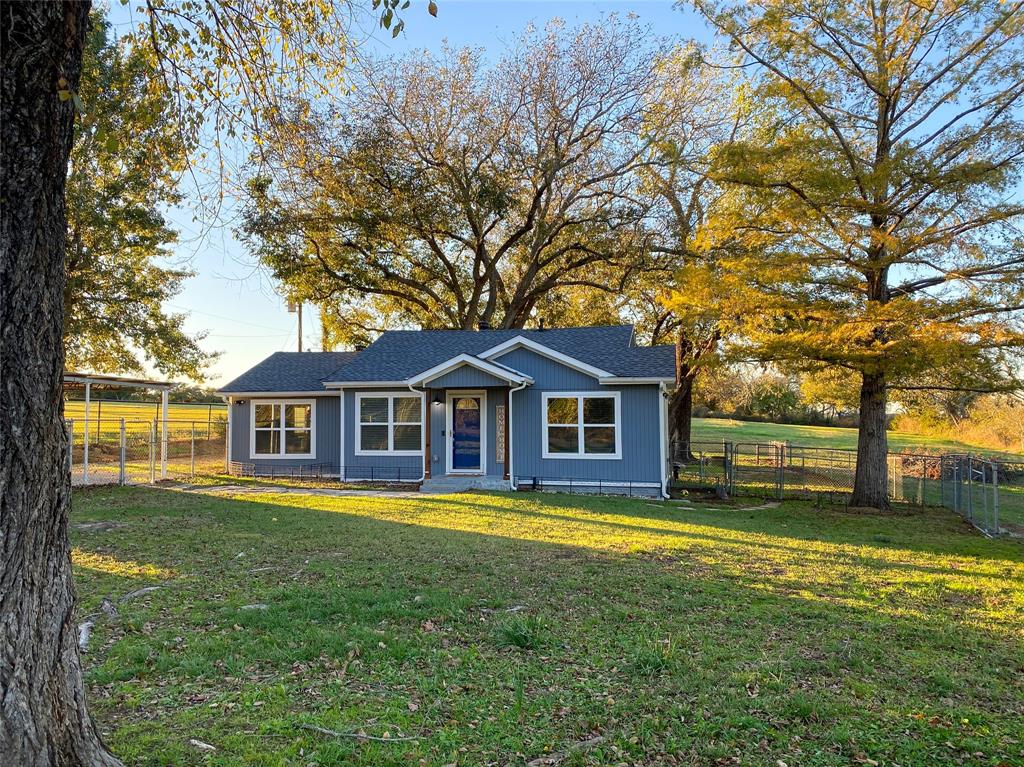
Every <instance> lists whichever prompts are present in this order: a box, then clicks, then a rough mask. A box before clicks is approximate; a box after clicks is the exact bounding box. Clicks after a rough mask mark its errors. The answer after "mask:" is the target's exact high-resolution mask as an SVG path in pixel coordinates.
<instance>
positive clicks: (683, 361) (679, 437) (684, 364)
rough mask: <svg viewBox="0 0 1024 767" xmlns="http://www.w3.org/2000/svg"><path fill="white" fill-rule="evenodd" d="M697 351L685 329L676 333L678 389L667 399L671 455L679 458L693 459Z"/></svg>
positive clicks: (675, 458)
mask: <svg viewBox="0 0 1024 767" xmlns="http://www.w3.org/2000/svg"><path fill="white" fill-rule="evenodd" d="M693 354H694V348H693V343H692V342H691V341H690V339H689V338H688V337H687V335H686V331H685V330H684V329H683V328H679V332H678V333H677V334H676V388H675V391H673V392H672V397H671V399H669V402H668V422H669V427H668V428H669V434H670V435H671V437H670V442H671V444H672V458H673V459H674V460H680V461H690V460H692V459H693V451H692V450H691V449H690V442H691V435H692V429H693V383H694V381H695V380H696V379H697V371H696V370H695V369H694V368H693V366H692V365H691V364H690V363H691V362H692V357H693Z"/></svg>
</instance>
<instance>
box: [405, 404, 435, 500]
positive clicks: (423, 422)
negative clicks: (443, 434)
mask: <svg viewBox="0 0 1024 767" xmlns="http://www.w3.org/2000/svg"><path fill="white" fill-rule="evenodd" d="M408 386H409V391H411V392H413V393H414V394H422V395H423V396H422V398H421V399H420V402H422V403H423V407H422V408H421V409H420V429H421V430H424V431H422V432H421V434H422V436H421V437H420V444H421V445H422V444H425V440H426V431H425V429H426V428H427V419H426V418H425V416H426V410H427V408H428V407H430V403H429V402H427V390H426V389H417V388H416V387H415V386H413V385H412V384H408ZM420 452H422V453H423V473H422V474H420V478H419V479H414V480H413V482H423V481H425V480H426V478H427V461H429V460H430V456H428V455H427V451H426V450H424V449H422V448H421V450H420Z"/></svg>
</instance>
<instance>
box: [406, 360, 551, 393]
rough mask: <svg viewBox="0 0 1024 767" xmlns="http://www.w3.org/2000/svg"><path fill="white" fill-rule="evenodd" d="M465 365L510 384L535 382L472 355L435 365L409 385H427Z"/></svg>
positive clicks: (415, 376)
mask: <svg viewBox="0 0 1024 767" xmlns="http://www.w3.org/2000/svg"><path fill="white" fill-rule="evenodd" d="M463 365H469V366H470V367H472V368H476V369H477V370H480V371H483V372H484V373H487V374H488V375H492V376H494V377H495V378H500V379H502V380H503V381H508V382H510V383H517V384H519V383H523V382H529V383H532V382H533V379H532V378H530V377H529V376H526V375H523V374H522V373H518V372H516V371H514V370H512V368H510V367H508V366H506V365H500V364H497V363H493V362H488V361H487V360H482V359H480V358H479V357H474V356H473V355H472V354H460V355H458V356H457V357H452V358H451V359H448V360H445V361H444V362H442V363H441V364H439V365H434V367H432V368H430V369H429V370H424V371H423V372H422V373H419V374H417V375H414V376H413V377H412V378H410V379H409V380H408V381H407V383H408V384H409V385H410V386H415V385H416V384H425V383H427V382H428V381H431V380H433V379H435V378H440V377H441V376H443V375H445V374H447V373H449V372H451V371H452V370H456V369H457V368H460V367H462V366H463Z"/></svg>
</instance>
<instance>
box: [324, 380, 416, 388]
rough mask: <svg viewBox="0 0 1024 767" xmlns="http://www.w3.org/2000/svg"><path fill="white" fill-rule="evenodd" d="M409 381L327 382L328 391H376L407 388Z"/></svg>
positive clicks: (325, 383)
mask: <svg viewBox="0 0 1024 767" xmlns="http://www.w3.org/2000/svg"><path fill="white" fill-rule="evenodd" d="M406 384H408V381H325V382H324V387H326V388H328V389H342V388H344V389H359V388H363V389H376V388H379V387H381V386H405V385H406Z"/></svg>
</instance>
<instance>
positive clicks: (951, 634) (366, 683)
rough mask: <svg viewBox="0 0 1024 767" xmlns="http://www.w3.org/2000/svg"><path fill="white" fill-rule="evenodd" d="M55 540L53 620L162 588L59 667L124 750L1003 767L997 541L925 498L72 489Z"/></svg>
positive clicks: (1021, 567)
mask: <svg viewBox="0 0 1024 767" xmlns="http://www.w3.org/2000/svg"><path fill="white" fill-rule="evenodd" d="M755 503H756V501H755ZM90 521H92V522H96V521H109V522H112V523H115V524H116V525H117V526H115V527H113V528H112V529H98V528H96V527H93V528H91V529H84V528H78V527H77V525H80V524H81V523H84V522H90ZM72 529H73V533H72V535H73V545H74V546H75V551H74V562H75V569H76V580H77V585H78V589H79V595H80V598H81V601H82V605H81V612H82V614H83V615H84V614H88V613H92V612H94V611H96V610H98V606H99V603H100V600H101V599H102V598H103V597H104V596H111V597H114V598H115V599H116V598H117V597H118V596H120V595H123V594H125V593H127V592H130V591H132V590H133V589H138V588H140V587H143V586H147V585H154V584H160V585H162V588H160V589H158V590H156V591H152V592H150V593H147V594H145V595H143V596H140V597H138V598H135V599H131V600H129V601H126V602H123V603H121V604H120V605H119V610H120V615H119V616H118V617H117V618H116V619H111V618H103V619H101V620H100V621H99V623H98V625H97V629H96V633H95V634H94V637H93V640H92V643H91V645H90V647H89V649H88V651H87V652H86V654H85V663H86V666H87V669H88V671H87V679H88V683H89V687H90V700H91V705H92V709H93V711H94V713H95V715H96V717H97V719H98V721H99V723H100V727H101V729H102V731H103V732H104V734H105V738H106V739H107V741H108V743H109V744H110V745H111V746H112V747H113V749H114V750H115V752H116V753H118V754H119V755H120V756H121V757H122V758H124V759H125V760H126V762H127V763H129V764H141V765H154V766H155V765H168V764H174V765H218V766H221V765H237V764H259V765H279V764H288V765H303V766H305V765H349V764H362V765H421V764H423V765H449V764H456V765H479V764H498V765H516V764H519V765H523V764H528V763H530V762H533V763H534V764H535V765H541V764H562V765H577V766H578V765H606V764H615V765H617V764H628V765H665V764H701V765H732V764H743V765H769V766H771V767H777V765H778V764H779V763H780V761H781V762H785V763H786V764H787V765H791V766H792V765H851V764H882V765H894V764H899V765H903V766H904V767H907V766H908V765H946V764H948V765H963V764H972V765H975V764H976V765H993V766H994V765H1019V764H1024V738H1022V737H1021V735H1022V732H1021V728H1020V722H1021V717H1022V716H1024V546H1022V545H1021V544H1020V543H1018V542H1014V541H1007V540H999V541H992V540H987V539H984V538H982V537H981V536H980V535H977V534H975V533H973V532H972V531H971V530H970V529H969V528H968V527H967V526H966V525H965V524H964V523H963V522H962V521H960V520H959V519H958V518H956V517H955V516H954V515H952V514H951V513H949V512H945V511H942V510H936V509H931V510H922V511H919V512H916V513H912V514H907V515H901V516H889V517H881V516H878V517H873V516H855V515H848V514H845V513H842V512H839V511H818V510H814V509H813V508H811V507H810V506H809V505H802V504H797V503H790V504H786V505H785V506H783V507H781V508H777V509H761V510H742V509H737V508H722V509H712V508H694V509H690V508H679V507H672V506H667V505H663V504H654V503H647V502H643V501H630V500H626V499H614V498H583V497H578V496H564V495H533V494H518V495H510V494H467V495H459V496H441V497H439V496H428V497H412V498H394V497H378V498H359V497H348V498H338V497H323V496H314V495H305V494H303V495H300V494H289V495H285V494H276V495H266V496H260V497H257V498H254V497H253V496H246V497H244V498H243V497H234V498H232V497H211V496H207V495H199V494H186V493H182V492H177V491H173V490H169V489H145V488H94V489H88V490H83V491H78V492H76V494H75V498H74V511H73V514H72ZM251 605H265V608H264V607H256V608H252V609H244V608H245V606H251ZM305 726H314V727H320V728H325V729H327V730H331V731H334V732H335V733H363V734H365V735H367V736H372V737H374V738H379V739H380V740H370V739H366V738H361V737H348V736H336V735H328V734H323V733H321V732H317V731H314V730H311V729H306V728H305ZM190 739H195V740H198V741H202V742H203V743H207V744H210V745H212V746H213V747H214V748H215V749H216V750H215V751H209V752H208V751H204V750H201V749H200V748H199V747H197V746H195V745H190V743H189V741H190ZM580 744H585V745H580ZM539 759H541V760H543V759H546V761H535V760H539Z"/></svg>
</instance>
